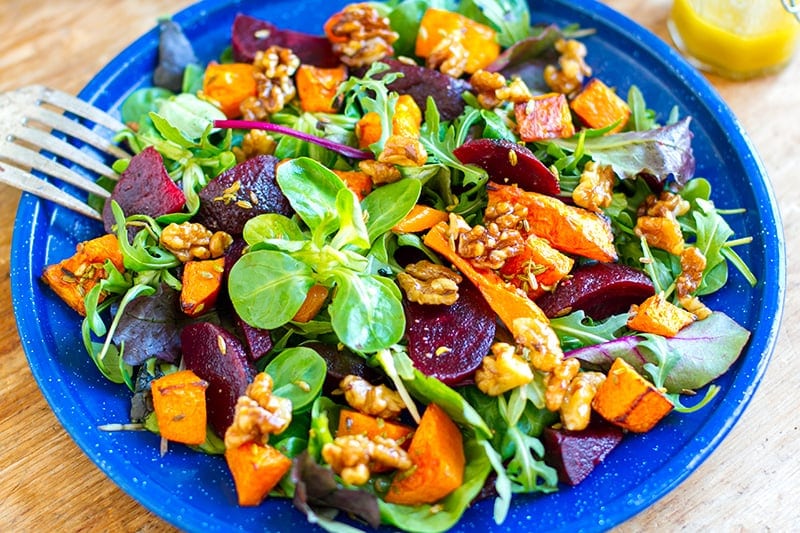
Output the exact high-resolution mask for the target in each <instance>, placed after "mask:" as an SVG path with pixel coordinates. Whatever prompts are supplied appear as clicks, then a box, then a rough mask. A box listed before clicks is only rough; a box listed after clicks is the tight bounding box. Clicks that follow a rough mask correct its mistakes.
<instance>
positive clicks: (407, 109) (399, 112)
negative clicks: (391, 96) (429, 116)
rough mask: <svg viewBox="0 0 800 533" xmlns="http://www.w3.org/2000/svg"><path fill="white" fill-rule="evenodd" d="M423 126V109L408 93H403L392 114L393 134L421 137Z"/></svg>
mask: <svg viewBox="0 0 800 533" xmlns="http://www.w3.org/2000/svg"><path fill="white" fill-rule="evenodd" d="M421 126H422V111H421V110H420V108H419V106H418V105H417V102H415V101H414V98H412V97H411V96H410V95H408V94H401V95H400V96H399V97H398V98H397V103H396V104H395V105H394V114H393V115H392V135H401V136H404V137H415V138H416V137H419V131H420V127H421Z"/></svg>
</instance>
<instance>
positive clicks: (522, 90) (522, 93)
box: [495, 77, 533, 104]
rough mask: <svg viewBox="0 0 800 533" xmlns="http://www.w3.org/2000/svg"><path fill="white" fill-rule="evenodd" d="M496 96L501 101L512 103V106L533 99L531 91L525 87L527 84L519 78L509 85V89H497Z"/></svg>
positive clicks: (513, 79) (512, 80) (515, 78)
mask: <svg viewBox="0 0 800 533" xmlns="http://www.w3.org/2000/svg"><path fill="white" fill-rule="evenodd" d="M495 94H496V95H497V97H498V98H499V99H500V100H502V101H504V102H511V103H512V104H519V103H522V102H527V101H528V100H530V99H531V98H533V95H532V94H531V90H530V89H528V86H527V85H525V82H524V81H523V80H522V78H519V77H514V78H512V79H511V83H509V84H508V86H507V87H501V88H500V89H497V92H496V93H495Z"/></svg>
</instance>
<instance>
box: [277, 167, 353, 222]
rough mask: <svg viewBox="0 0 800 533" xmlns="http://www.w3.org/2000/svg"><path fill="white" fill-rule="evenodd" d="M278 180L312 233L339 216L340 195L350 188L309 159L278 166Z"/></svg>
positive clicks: (326, 169) (329, 171) (331, 172)
mask: <svg viewBox="0 0 800 533" xmlns="http://www.w3.org/2000/svg"><path fill="white" fill-rule="evenodd" d="M275 178H276V180H277V182H278V185H279V186H280V188H281V191H283V194H284V195H286V198H288V200H289V203H290V204H291V205H292V207H293V208H294V210H295V211H296V212H297V214H298V215H299V216H300V218H301V219H302V220H303V222H305V223H306V225H308V227H309V228H311V229H312V231H313V230H315V229H316V228H317V227H319V226H320V225H322V223H323V222H324V221H325V220H326V219H329V217H331V215H336V196H337V195H338V194H339V191H340V190H342V189H344V188H346V187H345V184H344V182H343V181H342V180H341V179H340V178H339V176H337V175H336V174H334V173H333V171H331V170H329V169H328V168H325V167H324V166H323V165H321V164H320V163H319V162H317V161H315V160H313V159H310V158H308V157H299V158H297V159H292V160H290V161H285V162H284V163H282V164H281V165H279V166H278V170H277V171H276V175H275ZM337 220H338V217H337Z"/></svg>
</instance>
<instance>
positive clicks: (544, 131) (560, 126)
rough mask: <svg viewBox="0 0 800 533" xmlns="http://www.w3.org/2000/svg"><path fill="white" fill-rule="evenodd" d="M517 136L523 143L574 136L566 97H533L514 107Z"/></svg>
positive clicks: (550, 94) (551, 95) (551, 94)
mask: <svg viewBox="0 0 800 533" xmlns="http://www.w3.org/2000/svg"><path fill="white" fill-rule="evenodd" d="M514 116H515V118H516V120H517V127H518V128H519V136H520V139H522V140H523V141H525V142H536V141H544V140H547V139H562V138H565V137H572V136H573V135H575V125H574V124H573V123H572V113H571V112H570V110H569V103H568V102H567V97H566V96H564V95H563V94H561V93H547V94H542V95H538V96H534V97H533V98H531V99H530V100H528V101H527V102H519V103H517V104H515V105H514Z"/></svg>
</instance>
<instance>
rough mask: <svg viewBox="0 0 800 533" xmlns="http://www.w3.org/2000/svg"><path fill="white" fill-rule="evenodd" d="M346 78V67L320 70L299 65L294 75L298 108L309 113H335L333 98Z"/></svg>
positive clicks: (310, 66)
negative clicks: (298, 101) (298, 99)
mask: <svg viewBox="0 0 800 533" xmlns="http://www.w3.org/2000/svg"><path fill="white" fill-rule="evenodd" d="M346 78H347V67H345V66H344V65H340V66H338V67H336V68H320V67H315V66H312V65H300V67H298V69H297V72H296V73H295V85H296V86H297V96H298V97H299V98H300V107H301V108H302V109H303V111H309V112H311V113H315V112H320V113H335V112H336V110H337V109H336V106H334V105H333V97H334V96H336V91H337V90H338V88H339V84H341V83H342V82H343V81H344V80H345V79H346Z"/></svg>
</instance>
